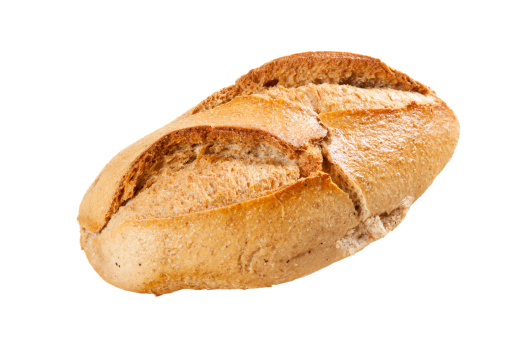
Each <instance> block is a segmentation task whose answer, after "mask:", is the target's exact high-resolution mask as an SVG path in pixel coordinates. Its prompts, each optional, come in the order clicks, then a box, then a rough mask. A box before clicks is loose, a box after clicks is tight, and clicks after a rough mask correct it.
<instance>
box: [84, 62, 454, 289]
mask: <svg viewBox="0 0 507 338" xmlns="http://www.w3.org/2000/svg"><path fill="white" fill-rule="evenodd" d="M458 135H459V125H458V122H457V119H456V117H455V116H454V114H453V112H452V111H451V110H450V109H449V108H448V107H447V106H446V105H445V103H443V101H442V100H440V99H439V98H438V97H436V95H435V93H434V92H432V91H431V90H430V89H429V88H427V87H425V86H424V85H422V84H420V83H418V82H416V81H414V80H412V79H411V78H409V77H408V76H406V75H405V74H402V73H400V72H397V71H395V70H393V69H391V68H389V67H388V66H386V65H385V64H383V63H382V62H380V61H379V60H377V59H373V58H370V57H366V56H361V55H355V54H350V53H336V52H317V53H302V54H296V55H291V56H288V57H284V58H280V59H276V60H274V61H271V62H269V63H267V64H265V65H263V66H261V67H260V68H257V69H254V70H252V71H250V72H249V73H248V74H246V75H244V76H243V77H241V78H240V79H238V80H237V81H236V84H235V85H233V86H230V87H227V88H224V89H223V90H221V91H219V92H217V93H215V94H213V95H212V96H210V97H209V98H208V99H206V100H204V101H203V102H201V103H200V104H199V105H198V106H196V107H195V108H194V109H192V110H190V111H188V112H187V113H185V114H184V115H182V116H181V117H179V118H178V119H176V120H175V121H173V122H172V123H170V124H168V125H167V126H165V127H163V128H161V129H159V130H157V131H155V132H154V133H152V134H150V135H148V136H146V137H145V138H143V139H141V140H139V141H138V142H136V143H134V144H133V145H131V146H130V147H128V148H126V149H124V150H123V151H122V152H120V153H119V154H118V155H117V156H116V157H114V158H113V159H112V160H111V162H110V163H109V164H108V165H107V166H106V167H105V168H104V170H103V171H102V172H101V174H100V175H99V176H98V177H97V179H96V180H95V182H94V183H93V184H92V186H91V187H90V188H89V190H88V191H87V193H86V195H85V197H84V199H83V201H82V203H81V206H80V211H79V216H78V220H79V223H80V225H81V245H82V247H83V249H84V250H85V252H86V254H87V257H88V259H89V261H90V262H91V264H92V265H93V267H94V268H95V269H96V270H97V272H98V273H99V274H100V275H101V276H102V277H103V278H104V279H105V280H106V281H108V282H109V283H111V284H113V285H116V286H118V287H121V288H124V289H126V290H131V291H136V292H148V293H154V294H157V295H158V294H163V293H168V292H172V291H176V290H179V289H182V288H190V289H213V288H251V287H264V286H270V285H274V284H278V283H283V282H287V281H290V280H292V279H295V278H298V277H301V276H304V275H306V274H309V273H312V272H314V271H316V270H318V269H320V268H322V267H324V266H327V265H329V264H331V263H332V262H334V261H337V260H339V259H342V258H344V257H347V256H349V255H351V254H353V253H355V252H357V251H359V250H361V249H363V248H364V247H365V246H366V245H368V244H369V243H371V242H372V241H374V240H377V239H379V238H381V237H383V236H385V234H386V233H387V232H388V231H390V230H392V229H394V228H395V227H396V226H397V225H398V224H399V222H401V220H402V219H403V217H404V216H405V214H406V212H407V210H408V209H409V207H410V205H411V204H412V203H413V202H414V201H415V200H416V199H417V198H418V197H419V196H420V195H421V194H422V193H423V192H424V191H425V190H426V189H427V188H428V186H429V185H430V184H431V182H432V181H433V179H434V178H435V177H436V175H437V174H438V173H439V172H440V171H441V170H442V168H443V167H444V166H445V164H446V163H447V161H448V160H449V159H450V157H451V156H452V152H453V150H454V148H455V146H456V143H457V139H458ZM261 144H262V145H266V144H267V145H269V147H274V148H276V149H277V151H276V152H271V153H277V154H282V155H280V156H281V157H280V156H279V155H276V156H279V157H280V158H277V163H278V164H280V163H282V165H287V166H288V164H283V163H290V165H291V166H296V169H294V167H291V168H292V169H291V175H293V177H291V179H290V180H287V183H284V184H281V185H276V184H275V185H273V184H271V183H269V180H270V179H272V178H273V177H275V176H269V175H271V174H269V175H268V176H263V177H261V176H258V177H257V179H259V180H265V181H264V183H265V184H264V185H263V187H269V186H272V187H273V186H274V187H275V188H273V190H269V189H268V190H265V191H262V194H261V195H257V196H261V197H255V196H256V195H252V196H254V197H253V198H252V197H248V198H249V199H247V200H237V201H234V200H231V201H228V202H226V203H222V202H219V201H212V202H213V203H207V202H206V196H208V195H207V194H208V192H203V193H202V194H201V195H199V196H197V197H195V196H190V195H191V194H192V191H191V189H192V188H191V187H188V191H185V192H184V193H182V194H175V195H178V196H190V197H178V198H188V200H186V201H184V202H185V203H186V204H185V203H182V204H181V205H188V204H189V203H191V201H194V200H195V201H197V200H199V201H200V202H199V203H202V205H200V206H199V208H196V209H195V210H194V209H188V210H194V211H190V212H189V213H187V214H185V212H187V211H188V210H187V211H185V212H183V214H178V212H179V211H178V210H180V209H178V208H176V207H174V205H176V203H177V202H183V201H179V200H177V201H176V200H175V201H172V200H171V201H172V202H174V203H172V202H171V203H172V204H170V205H172V206H173V208H174V210H175V211H174V212H173V213H172V211H171V212H168V213H153V214H151V213H150V214H149V215H148V214H147V215H144V216H143V217H139V218H137V219H136V218H135V213H134V214H132V215H134V216H132V215H131V216H132V217H126V218H122V217H117V216H118V215H119V214H120V213H121V212H122V211H121V212H118V210H119V209H120V208H122V205H125V204H126V203H127V205H126V206H125V207H123V208H122V209H121V210H127V209H128V208H127V206H128V207H132V208H134V209H135V208H137V207H136V204H135V203H134V202H136V203H138V204H139V203H141V204H142V203H144V204H146V203H148V202H146V201H148V200H145V198H148V197H146V196H145V195H149V194H151V193H152V192H151V190H150V191H148V190H143V189H144V188H145V185H146V184H148V183H147V182H151V181H153V180H155V181H156V180H157V179H159V180H160V179H161V177H163V175H159V174H158V171H159V170H160V168H161V167H163V166H165V165H166V164H167V163H166V162H164V160H163V159H164V158H172V157H171V154H180V152H183V149H190V148H192V149H194V148H195V147H201V148H202V149H204V145H207V146H206V147H208V146H209V147H212V148H213V147H214V148H217V149H218V148H220V147H222V146H225V145H235V146H236V148H238V147H242V146H245V147H247V148H248V147H253V148H255V147H259V146H260V145H261ZM211 145H213V146H211ZM193 147H194V148H193ZM201 148H199V149H201ZM214 156H222V157H221V160H227V157H223V156H225V155H219V154H215V155H214ZM226 156H232V157H230V159H231V160H230V161H231V165H230V166H229V168H232V169H231V170H236V169H238V170H243V169H241V168H248V166H249V165H250V164H249V163H252V162H248V159H243V158H238V157H235V156H236V155H234V154H233V153H227V155H226ZM265 156H268V157H269V155H265ZM232 159H234V161H245V162H241V165H238V166H234V165H233V163H232V162H233V160H232ZM263 160H266V161H267V162H266V163H268V162H269V161H270V159H269V158H265V159H263ZM238 163H240V162H238ZM262 163H264V162H262ZM175 168H176V167H175ZM177 168H179V167H177ZM196 168H197V169H196ZM198 168H199V166H196V167H195V168H194V167H192V168H190V169H188V173H189V175H191V177H190V176H189V177H188V179H189V180H195V181H196V182H197V183H199V182H201V183H202V182H204V181H206V182H211V181H213V179H214V178H215V177H213V175H215V174H214V173H215V172H216V171H213V170H207V171H206V170H205V173H203V172H202V170H201V171H199V169H198ZM235 168H236V169H235ZM293 169H294V170H295V171H294V170H293ZM236 174H237V173H236ZM257 174H258V175H261V174H260V171H259V172H257ZM179 175H187V172H183V171H182V172H180V173H179ZM206 175H207V176H206ZM209 175H211V176H209ZM266 175H267V174H266ZM272 175H277V173H275V172H273V174H272ZM298 175H299V176H298ZM174 177H177V176H174ZM182 177H183V176H182ZM185 177H186V176H185ZM204 177H205V178H204ZM233 177H237V175H236V176H234V175H218V174H217V175H216V179H217V180H222V181H220V182H219V183H220V184H221V185H220V189H222V188H223V189H227V184H232V183H227V180H230V179H232V178H233ZM298 177H299V179H298ZM295 180H297V181H295ZM294 181H295V183H294ZM156 182H162V181H156ZM162 183H163V182H162ZM162 183H161V185H163V184H162ZM250 183H254V181H252V182H243V183H242V185H241V187H248V184H250ZM209 186H210V187H211V186H212V185H211V184H210V185H209ZM154 187H155V186H154ZM224 187H225V188H224ZM231 187H232V186H231ZM241 187H240V188H241ZM240 188H238V189H240ZM180 189H181V188H180ZM210 189H212V188H210ZM241 189H243V188H241ZM245 189H246V188H245ZM263 189H264V188H263ZM266 189H267V188H266ZM140 191H146V194H143V195H142V196H143V198H144V199H142V198H138V199H136V198H137V197H138V196H140V195H139V192H140ZM162 193H166V192H165V191H164V190H163V189H162V190H160V189H159V190H157V191H154V192H153V194H154V195H153V197H154V198H158V197H157V195H156V194H162ZM209 196H222V195H220V194H216V193H215V192H213V191H211V192H209ZM235 196H236V195H235ZM237 196H239V195H237ZM245 196H247V195H245ZM248 196H250V195H248ZM164 198H165V197H164ZM164 198H162V199H160V200H165V199H164ZM238 198H239V197H238ZM215 202H217V203H215ZM128 203H130V204H128ZM206 203H207V204H206ZM143 206H144V205H143ZM182 208H183V207H182ZM141 209H143V208H137V209H136V210H141ZM144 209H146V208H144ZM181 210H186V209H184V208H183V209H181ZM195 211H198V212H195ZM112 215H114V216H115V217H116V218H115V220H114V222H113V221H111V222H109V220H110V218H111V216H112ZM150 215H151V216H150ZM153 215H155V216H153ZM168 215H178V216H171V217H168ZM148 217H156V218H154V219H147V218H148ZM108 222H109V224H108Z"/></svg>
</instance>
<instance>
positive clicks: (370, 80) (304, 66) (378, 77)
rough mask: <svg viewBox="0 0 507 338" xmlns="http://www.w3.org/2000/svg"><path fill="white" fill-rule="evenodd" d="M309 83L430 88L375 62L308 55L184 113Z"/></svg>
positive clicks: (264, 69)
mask: <svg viewBox="0 0 507 338" xmlns="http://www.w3.org/2000/svg"><path fill="white" fill-rule="evenodd" d="M310 83H314V84H322V83H331V84H346V85H351V86H355V87H360V88H372V87H387V88H393V89H398V90H403V91H411V92H418V93H421V94H431V93H432V91H431V89H430V88H428V87H426V86H425V85H423V84H421V83H419V82H417V81H415V80H413V79H411V78H410V77H408V76H407V75H405V74H403V73H401V72H399V71H397V70H394V69H392V68H390V67H389V66H387V65H386V64H385V63H383V62H382V61H380V60H379V59H376V58H372V57H369V56H365V55H359V54H352V53H344V52H307V53H300V54H293V55H290V56H285V57H281V58H278V59H275V60H273V61H271V62H268V63H266V64H264V65H262V66H260V67H259V68H255V69H252V70H251V71H249V72H248V73H247V74H245V75H243V76H242V77H240V78H239V79H237V80H236V83H235V84H234V85H232V86H229V87H226V88H223V89H222V90H219V91H218V92H216V93H214V94H212V95H210V96H209V97H208V98H206V99H205V100H203V101H202V102H201V103H199V104H198V105H197V106H195V107H194V108H193V109H191V110H190V111H189V112H187V113H189V114H195V113H198V112H201V111H203V110H207V109H212V108H214V107H216V106H218V105H221V104H223V103H226V102H229V101H230V100H232V99H233V98H234V97H236V96H240V95H250V94H254V93H260V92H262V91H264V90H265V89H266V88H270V87H273V86H275V85H279V86H282V87H286V88H293V87H299V86H304V85H307V84H310Z"/></svg>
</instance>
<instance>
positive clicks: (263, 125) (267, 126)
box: [79, 97, 327, 232]
mask: <svg viewBox="0 0 507 338" xmlns="http://www.w3.org/2000/svg"><path fill="white" fill-rule="evenodd" d="M243 110H246V111H247V112H248V113H242V111H243ZM326 133H327V132H326V130H325V129H324V128H323V127H322V126H321V125H320V124H319V122H318V121H317V120H316V119H315V117H314V116H312V112H311V111H308V110H306V109H304V108H302V107H300V106H296V105H294V104H291V103H289V102H286V101H277V100H269V101H268V100H266V99H263V98H257V97H238V98H236V99H235V100H233V101H231V102H229V103H228V104H226V105H223V106H221V107H219V108H218V109H215V110H212V111H207V112H204V113H203V114H199V116H189V117H188V118H186V119H182V120H178V121H175V122H173V123H170V124H168V125H167V126H165V127H163V128H161V129H159V130H157V131H155V132H154V133H152V134H150V135H148V136H146V137H144V138H142V139H141V140H139V141H138V142H136V143H134V144H133V145H131V146H130V147H128V148H126V149H124V150H123V151H121V152H120V153H119V154H118V155H116V156H115V157H114V158H113V159H112V160H111V162H109V163H108V165H107V166H106V167H105V168H104V170H103V171H102V172H101V174H100V175H99V177H98V178H97V179H96V181H95V182H94V184H92V186H91V187H90V188H89V189H88V191H87V193H86V195H85V197H84V198H83V201H82V203H81V206H80V212H79V222H80V224H81V225H82V226H84V227H85V228H86V229H87V230H88V231H92V232H96V231H100V230H101V229H102V228H103V227H104V226H105V224H106V223H107V221H108V220H109V218H110V216H111V215H112V214H113V213H114V212H116V210H118V208H119V207H120V206H121V205H122V204H123V203H124V202H125V201H127V200H128V199H130V198H131V197H132V196H134V194H135V193H136V191H137V190H139V187H138V186H137V183H138V181H139V180H140V178H141V176H142V174H143V173H144V172H145V171H148V170H150V168H152V167H153V166H155V164H156V163H157V159H158V158H159V157H160V156H162V155H163V154H166V153H167V152H168V151H170V150H169V149H170V147H171V146H172V145H175V144H181V143H186V144H188V143H190V144H191V143H204V142H210V141H211V140H214V141H220V142H224V143H233V142H238V141H241V142H245V141H246V140H247V139H250V140H251V142H255V141H254V140H256V139H268V140H270V141H271V142H273V143H274V144H276V145H277V146H279V147H282V148H283V149H284V150H285V151H288V152H291V151H292V152H294V151H303V150H305V149H306V148H307V147H308V146H309V144H311V143H312V142H314V141H316V140H319V139H323V138H324V136H325V135H326ZM302 170H305V168H302Z"/></svg>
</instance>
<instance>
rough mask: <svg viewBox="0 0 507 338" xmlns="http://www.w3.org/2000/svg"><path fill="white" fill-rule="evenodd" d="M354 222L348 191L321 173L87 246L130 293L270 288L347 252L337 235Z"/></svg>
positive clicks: (92, 237) (111, 233) (142, 224)
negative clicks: (268, 192)
mask: <svg viewBox="0 0 507 338" xmlns="http://www.w3.org/2000/svg"><path fill="white" fill-rule="evenodd" d="M329 210H332V211H333V213H332V214H330V213H329ZM357 225H358V220H357V217H356V216H355V210H354V206H353V204H352V202H351V201H350V199H349V198H348V195H347V194H345V193H344V192H342V191H341V190H340V189H338V188H337V187H336V186H335V185H334V184H333V183H332V182H331V179H330V178H329V176H328V175H324V174H319V175H317V176H315V177H311V178H306V179H302V180H300V181H298V182H296V183H294V184H292V185H291V186H289V187H287V188H284V189H283V190H281V191H278V192H276V193H274V194H271V195H269V196H265V197H261V198H258V199H253V200H250V201H246V202H243V203H238V204H234V205H230V206H227V207H223V208H219V209H215V210H214V211H212V212H209V211H208V212H200V213H192V214H188V215H185V216H179V217H174V218H166V219H156V220H143V221H137V222H125V223H123V224H121V225H118V226H117V227H115V228H113V229H111V230H110V229H108V228H106V229H105V230H104V231H103V232H102V233H101V234H100V235H97V234H92V233H87V234H86V235H85V236H84V237H83V247H84V248H85V252H86V253H87V255H88V259H89V260H90V261H91V263H92V265H93V266H94V268H95V269H96V270H97V272H98V273H99V274H100V275H101V276H102V277H103V278H104V279H105V280H106V281H107V282H109V283H111V284H113V285H116V286H118V287H121V288H123V289H126V290H130V291H135V292H147V293H154V294H163V293H167V292H172V291H176V290H179V289H183V288H191V289H211V288H252V287H263V286H264V287H265V286H271V285H273V284H279V283H282V282H286V281H289V280H293V279H295V278H298V277H301V276H304V275H307V274H309V273H311V272H313V271H315V270H316V269H320V268H322V267H325V266H327V265H329V264H331V263H332V262H335V261H336V260H338V259H341V258H343V257H345V256H348V255H350V254H351V253H350V252H347V251H346V250H336V240H338V239H339V238H341V237H342V236H344V235H345V234H346V233H347V232H348V231H349V230H351V229H353V228H354V227H356V226H357Z"/></svg>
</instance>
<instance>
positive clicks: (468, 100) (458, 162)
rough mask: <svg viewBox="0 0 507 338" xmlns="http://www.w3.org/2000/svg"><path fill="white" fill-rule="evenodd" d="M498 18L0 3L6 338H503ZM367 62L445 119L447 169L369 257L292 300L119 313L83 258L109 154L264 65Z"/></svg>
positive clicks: (494, 5) (275, 293) (460, 6)
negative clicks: (440, 109)
mask: <svg viewBox="0 0 507 338" xmlns="http://www.w3.org/2000/svg"><path fill="white" fill-rule="evenodd" d="M501 4H502V1H496V2H495V1H480V2H475V1H474V2H468V1H449V2H445V1H441V2H440V1H438V2H437V1H403V2H401V1H400V2H390V1H375V2H364V1H357V2H354V1H346V2H344V3H341V2H338V1H328V2H324V1H315V0H314V1H304V2H298V1H290V2H278V1H274V0H272V1H250V2H241V1H237V2H220V1H209V2H200V3H199V2H191V1H188V2H183V1H177V2H176V1H33V2H28V1H2V2H0V114H1V120H0V141H1V142H0V145H1V157H0V161H1V166H0V170H1V178H2V183H1V194H0V199H1V203H0V208H1V210H0V211H1V218H0V219H1V233H0V250H1V256H0V257H1V260H0V267H1V270H0V271H2V273H1V274H2V277H1V279H0V283H1V287H0V290H1V291H0V292H1V299H0V307H1V310H2V314H1V315H0V336H2V337H119V336H122V337H134V336H136V337H140V336H143V337H163V336H174V337H186V336H199V337H203V336H204V337H226V336H233V337H243V336H245V337H251V336H252V337H253V336H255V337H264V336H267V337H269V336H277V337H300V336H301V337H302V336H305V337H309V336H310V337H314V336H341V337H372V336H375V337H428V336H430V337H506V336H507V328H506V325H507V324H506V323H505V320H506V318H507V306H506V304H507V293H506V285H507V278H506V268H507V266H506V258H507V250H506V244H505V243H506V239H507V220H506V217H505V216H504V215H503V211H504V210H505V209H506V208H507V206H506V202H507V199H506V189H507V184H506V179H505V177H506V175H505V172H506V167H505V156H506V145H507V142H506V134H507V132H506V129H505V124H506V122H507V118H506V116H507V111H506V110H507V109H506V105H505V98H506V85H505V81H506V78H507V72H506V61H505V60H506V54H505V52H506V50H505V44H506V34H505V33H506V31H507V25H506V24H505V17H504V14H505V10H504V9H502V8H501ZM315 50H336V51H349V52H355V53H360V54H366V55H370V56H374V57H377V58H380V59H381V60H383V61H384V62H386V63H387V64H388V65H390V66H391V67H393V68H396V69H398V70H400V71H402V72H405V73H407V74H409V75H410V76H411V77H413V78H415V79H416V80H418V81H420V82H422V83H424V84H426V85H428V86H430V87H432V88H433V89H434V90H435V91H436V92H437V94H438V95H439V96H440V97H441V98H442V99H444V100H445V101H446V102H447V103H448V104H449V106H450V107H451V108H453V110H454V111H455V112H456V114H457V116H458V118H459V121H460V124H461V138H460V141H459V144H458V147H457V150H456V152H455V154H454V157H453V158H452V160H451V162H450V163H449V165H448V166H447V167H446V168H445V169H444V171H443V172H442V173H441V175H440V176H438V178H437V179H436V180H435V182H434V184H433V185H432V186H431V187H430V188H429V189H428V191H427V192H426V193H425V194H424V195H423V196H422V198H421V199H419V200H418V201H417V202H416V203H415V205H414V206H413V207H412V208H411V210H410V212H409V214H408V216H407V217H406V219H405V221H404V222H403V223H402V224H401V225H400V226H399V227H398V228H397V229H396V230H395V231H394V232H393V233H391V234H389V235H388V236H387V237H386V238H384V239H383V240H380V241H378V242H376V243H373V244H372V245H370V246H369V247H367V248H366V249H365V250H363V251H362V252H360V253H358V254H356V255H355V256H353V257H350V258H347V259H345V260H343V261H341V262H338V263H335V264H333V265H332V266H330V267H328V268H326V269H323V270H321V271H319V272H317V273H314V274H313V275H310V276H307V277H304V278H301V279H299V280H296V281H294V282H291V283H287V284H283V285H279V286H275V287H272V288H267V289H258V290H248V291H242V290H232V291H227V290H218V291H187V290H185V291H179V292H176V293H174V294H170V295H165V296H162V297H158V298H157V297H154V296H151V295H141V294H134V293H130V292H127V291H123V290H120V289H117V288H115V287H113V286H111V285H109V284H107V283H106V282H104V281H103V280H102V279H101V278H100V277H99V276H98V275H97V274H96V273H95V272H94V270H93V269H92V267H91V266H90V265H89V264H88V262H87V260H86V257H85V254H84V253H83V252H82V251H81V250H80V247H79V229H78V224H77V221H76V217H77V213H78V207H79V203H80V201H81V198H82V197H83V195H84V193H85V191H86V189H87V188H88V186H89V185H90V184H91V182H92V181H93V180H94V178H95V177H96V175H97V174H98V172H99V171H100V170H101V169H102V167H103V166H104V165H105V164H106V163H107V162H108V161H109V159H110V158H111V157H112V156H114V155H115V154H116V153H117V152H118V151H119V150H121V149H122V148H124V147H125V146H127V145H129V144H130V143H132V142H134V141H136V140H137V139H139V138H140V137H142V136H144V135H146V134H148V133H150V132H151V131H153V130H155V129H157V128H159V127H161V126H162V125H164V124H166V123H168V122H170V121H171V120H172V119H173V118H175V117H176V116H178V115H179V114H181V113H183V112H184V111H186V110H187V109H189V108H191V107H193V106H194V105H195V104H197V103H198V102H199V101H200V100H202V99H204V98H205V97H207V96H208V95H209V94H211V93H212V92H214V91H216V90H218V89H220V88H222V87H224V86H227V85H230V84H232V83H233V82H234V81H235V79H236V78H237V77H239V76H241V75H242V74H244V73H246V72H247V71H248V70H250V69H251V68H254V67H258V66H260V65H261V64H263V63H265V62H267V61H270V60H272V59H274V58H277V57H280V56H284V55H288V54H292V53H297V52H305V51H315Z"/></svg>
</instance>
